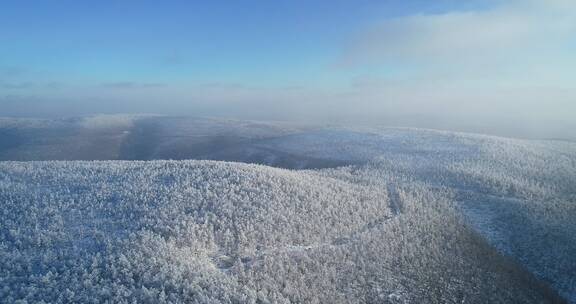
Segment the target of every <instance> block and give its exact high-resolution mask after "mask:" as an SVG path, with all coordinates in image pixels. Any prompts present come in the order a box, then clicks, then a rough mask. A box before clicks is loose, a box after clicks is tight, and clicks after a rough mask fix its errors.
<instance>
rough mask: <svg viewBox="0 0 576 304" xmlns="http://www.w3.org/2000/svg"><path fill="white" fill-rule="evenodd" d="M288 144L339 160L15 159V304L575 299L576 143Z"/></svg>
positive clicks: (5, 229)
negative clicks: (316, 165)
mask: <svg viewBox="0 0 576 304" xmlns="http://www.w3.org/2000/svg"><path fill="white" fill-rule="evenodd" d="M279 129H281V128H279ZM273 134H274V135H275V136H269V135H270V134H268V133H266V134H261V135H258V136H257V138H258V140H257V141H255V140H252V141H250V144H249V145H247V144H246V143H245V142H242V143H241V144H240V145H237V146H235V147H234V148H230V146H229V145H227V148H226V149H227V150H226V151H234V153H235V154H234V155H235V156H234V157H237V156H238V155H243V156H242V157H244V156H246V155H248V154H249V153H253V154H250V155H254V153H256V154H257V153H263V152H262V151H266V154H265V156H266V157H265V158H259V160H264V161H261V163H269V164H273V165H274V164H275V165H281V164H290V165H291V166H289V167H292V168H302V167H304V168H306V167H307V168H309V167H312V166H311V165H310V164H311V163H313V162H311V161H310V160H314V161H320V160H322V161H324V162H323V163H322V164H327V163H332V164H338V166H333V168H323V169H307V170H294V169H283V168H273V167H269V166H264V165H256V164H243V163H236V162H224V161H215V160H178V161H162V160H157V161H114V160H113V161H41V162H13V161H5V162H0V204H2V205H1V207H2V208H0V299H1V301H0V302H3V303H4V302H6V303H42V302H44V303H133V302H137V303H561V302H563V301H564V300H568V301H571V302H572V303H576V258H574V257H576V221H575V220H574V219H575V218H576V144H574V143H569V142H562V141H528V140H519V139H508V138H499V137H491V136H484V135H471V134H463V133H453V132H442V131H432V130H420V129H397V128H393V129H390V128H382V129H366V128H363V129H358V128H356V129H350V128H335V127H334V128H323V129H313V130H309V129H290V131H286V132H281V131H278V130H276V131H274V132H273ZM254 138H255V137H254ZM228 144H229V142H228ZM214 151H216V152H215V153H213V154H212V155H216V156H218V155H219V154H218V153H217V151H218V149H215V150H214ZM276 151H278V153H276ZM227 153H228V152H227ZM220 155H224V154H220ZM226 155H228V156H229V155H231V154H226ZM275 155H282V157H283V161H282V162H276V163H274V161H275V160H274V159H273V157H274V156H275ZM286 155H289V156H290V159H289V161H286V159H287V158H286ZM216 156H214V157H213V158H214V159H217V158H218V157H216ZM304 156H305V157H304ZM222 159H224V160H227V157H222ZM228 160H229V159H228ZM243 160H250V158H249V157H247V158H245V159H243ZM299 161H300V162H305V163H306V164H305V165H299V164H302V163H299ZM320 167H326V166H324V165H322V166H320Z"/></svg>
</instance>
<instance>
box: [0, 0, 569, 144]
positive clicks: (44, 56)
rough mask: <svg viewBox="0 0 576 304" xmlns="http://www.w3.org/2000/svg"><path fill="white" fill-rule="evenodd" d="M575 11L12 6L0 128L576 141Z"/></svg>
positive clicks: (6, 16) (405, 1)
mask: <svg viewBox="0 0 576 304" xmlns="http://www.w3.org/2000/svg"><path fill="white" fill-rule="evenodd" d="M575 76H576V2H574V1H573V0H522V1H521V0H517V1H516V0H511V1H499V0H492V1H491V0H472V1H462V0H435V1H430V0H402V1H400V0H396V1H392V0H388V1H385V0H380V1H367V0H355V1H350V0H348V1H344V0H332V1H325V0H323V1H320V0H275V1H264V0H260V1H256V0H252V1H246V0H237V1H224V0H215V1H171V0H167V1H146V0H117V1H112V0H100V1H59V0H54V1H44V0H37V1H28V0H14V1H10V0H3V1H1V2H0V116H11V115H16V116H64V115H77V114H89V113H117V112H132V113H143V112H154V113H165V114H187V115H213V116H219V115H222V116H234V117H239V118H255V119H262V118H266V119H299V120H306V119H325V120H330V121H368V122H377V123H381V124H389V125H394V124H395V125H408V126H420V127H435V128H449V129H462V130H474V131H486V132H490V133H500V134H505V135H508V134H511V135H518V136H531V137H570V135H571V134H572V133H576V132H575V131H574V130H576V81H575V80H576V77H575Z"/></svg>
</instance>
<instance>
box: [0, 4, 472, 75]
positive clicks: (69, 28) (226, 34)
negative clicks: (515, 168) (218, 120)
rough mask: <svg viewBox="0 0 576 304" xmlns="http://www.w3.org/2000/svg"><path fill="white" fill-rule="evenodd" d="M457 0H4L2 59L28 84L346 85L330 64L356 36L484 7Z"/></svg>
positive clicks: (0, 30) (0, 29) (0, 37)
mask: <svg viewBox="0 0 576 304" xmlns="http://www.w3.org/2000/svg"><path fill="white" fill-rule="evenodd" d="M431 2H432V3H434V4H433V5H432V4H430V3H431ZM459 2H462V1H365V0H361V1H342V0H339V1H304V0H298V1H256V0H254V1H162V2H159V1H130V0H128V1H120V0H117V1H90V2H86V1H26V0H24V1H3V2H2V4H1V6H2V7H1V8H2V9H0V20H1V21H0V22H1V23H0V25H1V27H0V43H1V45H2V46H3V47H2V48H1V49H0V66H4V67H18V68H20V69H22V70H26V71H27V72H29V73H30V75H28V78H26V77H23V79H29V81H30V82H33V81H35V80H37V79H38V80H42V81H46V82H62V83H69V84H86V85H89V84H97V83H99V82H101V83H114V82H145V83H164V84H182V83H197V84H201V83H215V82H218V83H220V82H224V83H228V82H232V83H243V84H249V85H272V86H273V85H276V86H290V85H302V84H324V85H329V84H334V85H339V84H340V83H338V82H337V81H338V80H339V78H346V76H349V74H346V73H335V71H334V70H335V69H333V68H331V66H332V65H334V63H335V62H336V60H337V57H338V56H339V53H340V52H341V49H340V48H341V46H342V45H343V44H345V43H346V42H347V39H349V37H351V36H353V35H354V33H356V32H358V31H361V30H362V29H363V28H364V27H367V26H369V25H370V24H372V23H375V22H379V21H381V20H382V19H385V18H391V17H395V16H402V15H407V14H413V13H430V12H442V11H446V10H453V9H455V8H459V9H469V8H470V7H478V6H480V5H481V4H477V5H476V6H473V5H472V4H471V2H467V4H466V6H462V4H458V3H459ZM334 74H340V75H334Z"/></svg>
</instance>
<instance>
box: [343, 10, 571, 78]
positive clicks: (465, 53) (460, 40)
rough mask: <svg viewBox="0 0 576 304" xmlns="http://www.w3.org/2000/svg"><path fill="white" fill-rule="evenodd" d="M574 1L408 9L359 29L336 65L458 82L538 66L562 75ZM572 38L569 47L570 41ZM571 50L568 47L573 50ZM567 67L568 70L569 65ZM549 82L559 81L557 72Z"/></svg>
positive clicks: (523, 73) (520, 73)
mask: <svg viewBox="0 0 576 304" xmlns="http://www.w3.org/2000/svg"><path fill="white" fill-rule="evenodd" d="M574 37H576V2H573V1H564V0H552V1H544V0H536V1H534V0H533V1H530V0H528V1H509V2H507V3H504V4H501V5H499V6H497V7H495V8H493V9H490V10H485V11H472V12H448V13H444V14H437V15H414V16H406V17H400V18H396V19H392V20H387V21H384V22H383V23H381V24H379V25H377V26H375V27H374V28H371V29H367V30H366V31H365V32H364V33H362V34H360V35H359V37H357V38H356V40H355V41H353V42H352V43H351V45H350V46H349V47H348V48H347V50H346V51H345V53H344V55H343V57H342V63H344V64H345V65H347V66H349V67H350V66H351V67H357V66H362V65H374V64H380V65H384V66H385V65H394V66H396V67H398V66H400V67H401V68H402V67H404V68H405V69H410V70H411V71H412V72H414V73H415V75H413V76H414V77H434V78H436V79H438V78H446V80H447V81H462V80H464V81H465V80H466V78H464V79H463V78H462V77H469V78H471V79H473V80H474V81H476V82H477V81H483V80H488V81H490V80H493V81H501V80H507V81H508V80H512V82H514V83H518V82H519V81H518V78H522V79H525V80H526V81H529V79H527V73H528V74H530V75H533V76H534V77H535V79H534V81H533V82H539V83H540V84H542V81H544V80H543V79H542V77H540V75H538V74H540V71H539V70H540V69H545V70H546V72H547V73H554V72H556V73H558V76H562V77H564V76H566V73H567V71H569V69H570V67H567V66H566V64H567V63H568V64H570V63H571V62H574V61H576V55H575V54H574V50H573V48H574V46H575V45H576V41H574ZM571 44H572V45H571ZM571 48H572V49H571ZM570 70H571V69H570ZM550 81H562V82H565V81H566V79H561V78H560V77H556V78H553V79H550Z"/></svg>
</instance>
